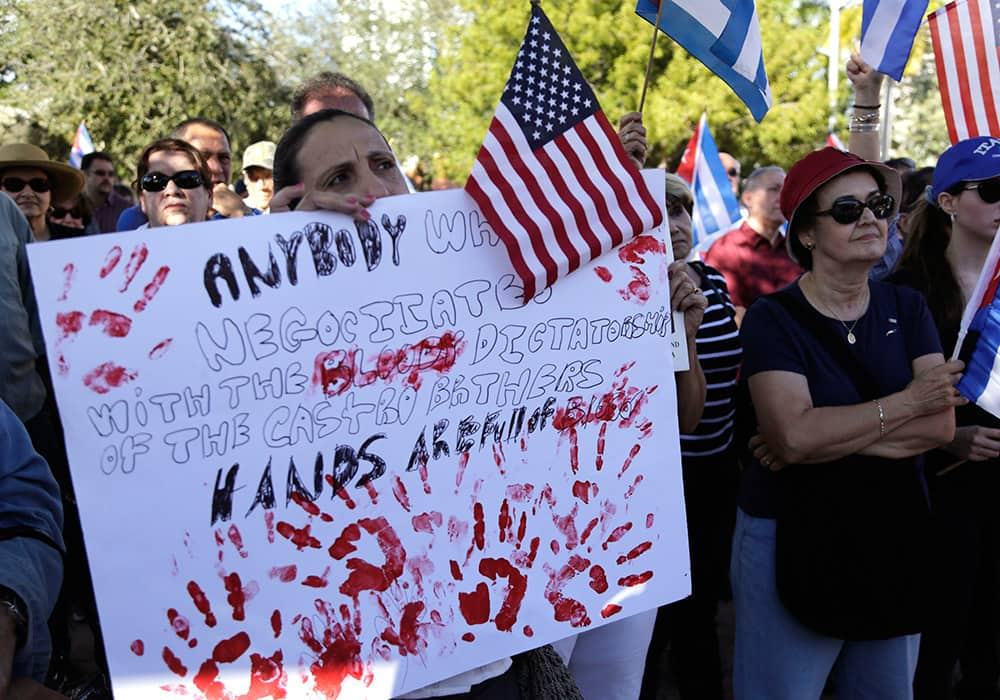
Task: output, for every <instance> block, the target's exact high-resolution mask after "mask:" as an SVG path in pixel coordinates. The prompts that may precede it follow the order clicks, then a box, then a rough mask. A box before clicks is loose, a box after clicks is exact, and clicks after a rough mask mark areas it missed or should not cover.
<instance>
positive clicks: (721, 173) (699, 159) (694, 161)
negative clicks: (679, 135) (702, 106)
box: [677, 114, 740, 247]
mask: <svg viewBox="0 0 1000 700" xmlns="http://www.w3.org/2000/svg"><path fill="white" fill-rule="evenodd" d="M677 175H678V176H679V177H681V178H682V179H683V180H684V181H685V182H687V183H688V184H689V185H691V193H692V194H693V195H694V216H692V221H691V227H692V231H693V233H694V245H695V246H696V247H700V246H701V244H704V243H705V241H707V240H708V238H709V237H710V236H712V235H714V234H716V233H723V232H725V231H728V230H729V229H731V228H732V227H733V226H734V225H736V222H737V221H739V220H740V203H739V201H738V200H737V199H736V195H735V194H733V188H732V186H731V185H730V184H729V178H728V176H727V175H726V168H725V166H723V165H722V159H721V158H719V149H718V148H717V147H716V145H715V139H713V138H712V131H711V129H709V128H708V119H707V117H706V115H704V114H702V115H701V119H700V120H698V128H697V129H695V132H694V135H693V136H692V137H691V140H690V141H689V142H688V145H687V148H685V149H684V155H683V156H681V164H680V165H679V166H678V167H677Z"/></svg>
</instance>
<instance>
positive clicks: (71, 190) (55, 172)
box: [0, 143, 84, 202]
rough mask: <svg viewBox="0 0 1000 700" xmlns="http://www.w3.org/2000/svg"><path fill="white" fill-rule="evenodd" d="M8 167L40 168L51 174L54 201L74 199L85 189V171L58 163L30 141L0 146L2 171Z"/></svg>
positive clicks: (50, 180) (0, 170) (0, 169)
mask: <svg viewBox="0 0 1000 700" xmlns="http://www.w3.org/2000/svg"><path fill="white" fill-rule="evenodd" d="M7 168H38V169H39V170H41V171H42V172H44V173H45V174H46V175H48V176H49V183H50V184H51V186H52V201H53V202H64V201H66V200H68V199H72V198H73V197H75V196H76V195H78V194H79V193H80V191H81V190H82V189H83V183H84V178H83V173H82V172H81V171H79V170H77V169H76V168H74V167H73V166H72V165H65V164H63V163H56V162H55V161H52V160H49V157H48V155H47V154H46V153H45V151H43V150H42V149H40V148H39V147H38V146H32V145H31V144H30V143H8V144H6V145H4V146H0V172H2V171H4V170H6V169H7Z"/></svg>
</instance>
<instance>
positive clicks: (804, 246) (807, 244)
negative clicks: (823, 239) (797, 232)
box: [802, 241, 816, 251]
mask: <svg viewBox="0 0 1000 700" xmlns="http://www.w3.org/2000/svg"><path fill="white" fill-rule="evenodd" d="M802 247H803V248H805V249H806V250H808V251H812V249H813V248H815V247H816V244H815V243H813V242H812V241H809V242H808V243H803V244H802Z"/></svg>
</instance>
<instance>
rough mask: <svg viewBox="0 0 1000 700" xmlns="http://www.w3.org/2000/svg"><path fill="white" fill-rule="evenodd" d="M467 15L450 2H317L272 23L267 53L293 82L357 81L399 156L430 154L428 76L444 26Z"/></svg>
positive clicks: (378, 0)
mask: <svg viewBox="0 0 1000 700" xmlns="http://www.w3.org/2000/svg"><path fill="white" fill-rule="evenodd" d="M466 19H467V18H466V17H465V16H464V15H462V14H461V13H458V14H457V13H456V10H455V6H454V3H453V2H451V0H410V1H409V2H406V3H389V2H385V0H316V1H315V2H313V3H311V4H310V5H309V6H308V7H307V9H306V10H304V11H300V12H298V13H296V14H293V16H292V17H291V18H289V19H288V21H286V22H284V23H283V25H282V27H280V28H279V27H276V28H275V42H274V45H273V46H272V52H271V55H272V59H273V60H274V62H275V66H276V69H277V71H278V73H279V74H281V75H282V76H283V77H284V79H285V80H287V81H288V82H289V83H290V84H292V85H295V84H298V83H300V82H301V81H303V80H304V79H306V78H308V77H309V76H311V75H314V74H316V73H318V72H320V71H337V72H340V73H344V74H345V75H348V76H350V77H351V78H353V79H355V80H357V81H358V82H359V83H361V85H363V86H364V88H365V89H366V90H367V91H368V92H369V94H371V96H372V99H373V101H374V103H375V117H376V121H377V122H378V125H379V128H380V129H381V130H382V131H383V132H384V133H385V134H386V136H387V137H388V138H389V140H390V142H392V144H393V147H394V148H395V150H396V153H397V155H399V156H400V158H406V156H408V155H419V156H423V157H424V158H425V159H429V158H430V157H432V155H433V151H434V149H433V147H432V146H431V144H430V143H429V142H428V139H427V138H426V119H427V112H426V108H425V105H426V102H427V99H428V92H427V91H428V79H429V78H430V75H431V73H432V70H433V66H434V64H435V61H436V59H437V55H438V50H439V45H440V43H441V41H442V40H443V33H444V30H445V28H446V27H450V26H452V25H453V24H454V23H455V22H456V21H459V22H464V21H466ZM286 119H287V117H286Z"/></svg>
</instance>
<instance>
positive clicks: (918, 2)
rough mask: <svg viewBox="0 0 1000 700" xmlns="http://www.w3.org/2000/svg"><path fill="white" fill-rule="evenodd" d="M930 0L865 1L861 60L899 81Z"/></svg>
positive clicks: (862, 20)
mask: <svg viewBox="0 0 1000 700" xmlns="http://www.w3.org/2000/svg"><path fill="white" fill-rule="evenodd" d="M927 4H928V0H864V7H863V9H862V14H861V58H862V59H863V60H864V62H865V63H867V64H868V65H870V66H872V67H874V68H875V70H877V71H878V72H879V73H885V74H886V75H888V76H890V77H891V78H893V79H894V80H896V81H897V82H898V81H899V80H902V78H903V68H904V67H905V66H906V62H907V61H908V60H909V58H910V51H911V50H912V49H913V39H914V38H915V37H916V36H917V29H919V28H920V23H921V22H922V21H923V19H924V13H925V12H926V11H927Z"/></svg>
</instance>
